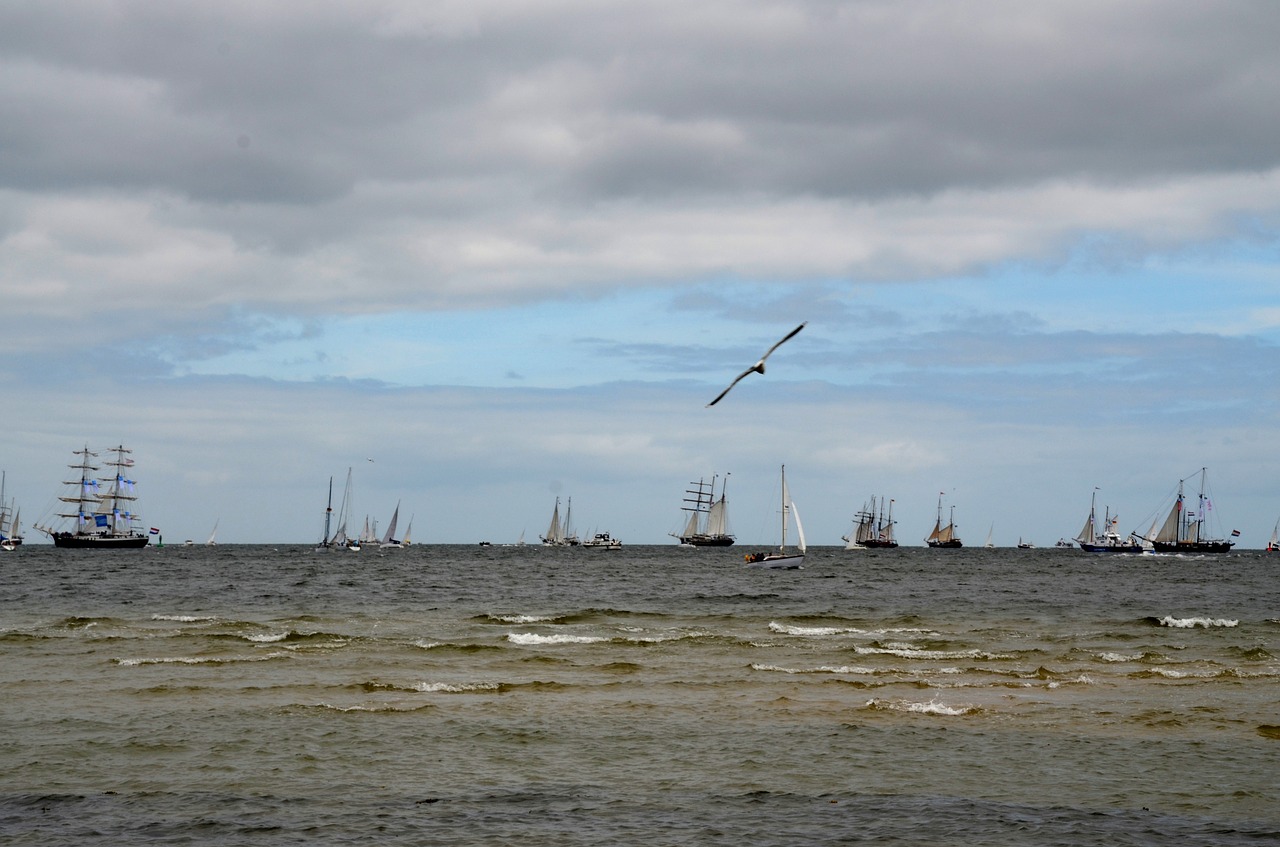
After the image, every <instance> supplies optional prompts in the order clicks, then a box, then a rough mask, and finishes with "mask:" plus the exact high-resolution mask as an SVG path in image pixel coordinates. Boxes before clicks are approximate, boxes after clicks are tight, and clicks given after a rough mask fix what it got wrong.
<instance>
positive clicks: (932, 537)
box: [925, 518, 942, 541]
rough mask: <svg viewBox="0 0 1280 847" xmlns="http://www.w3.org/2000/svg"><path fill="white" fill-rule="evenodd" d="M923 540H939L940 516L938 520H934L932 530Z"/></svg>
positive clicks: (940, 533) (940, 534) (940, 529)
mask: <svg viewBox="0 0 1280 847" xmlns="http://www.w3.org/2000/svg"><path fill="white" fill-rule="evenodd" d="M925 540H926V541H941V540H942V519H941V518H939V519H938V520H936V521H934V524H933V532H931V533H929V537H928V538H926V539H925Z"/></svg>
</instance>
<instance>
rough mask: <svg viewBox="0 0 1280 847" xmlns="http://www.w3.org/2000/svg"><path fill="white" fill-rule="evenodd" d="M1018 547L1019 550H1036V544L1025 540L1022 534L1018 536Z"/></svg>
mask: <svg viewBox="0 0 1280 847" xmlns="http://www.w3.org/2000/svg"><path fill="white" fill-rule="evenodd" d="M1068 546H1070V545H1068ZM1018 549H1019V550H1034V549H1036V545H1034V544H1032V543H1031V542H1030V541H1023V540H1022V536H1021V535H1019V536H1018Z"/></svg>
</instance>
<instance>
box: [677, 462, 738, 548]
mask: <svg viewBox="0 0 1280 847" xmlns="http://www.w3.org/2000/svg"><path fill="white" fill-rule="evenodd" d="M689 485H690V487H689V488H687V489H686V490H685V492H684V493H685V498H684V502H685V505H683V506H681V507H680V508H681V509H682V510H684V511H686V512H688V513H689V519H688V521H686V522H685V526H684V529H683V530H682V531H681V532H679V533H675V532H672V533H669V534H670V535H671V536H673V537H675V538H678V539H680V543H681V544H682V545H685V546H688V547H729V546H731V545H732V544H733V541H734V538H733V536H732V535H731V534H730V533H729V512H728V505H727V503H726V500H725V491H726V489H727V488H728V486H729V474H725V475H724V482H723V483H721V484H720V499H718V500H717V499H716V476H715V475H712V477H711V482H710V483H707V482H706V481H705V480H701V479H700V480H698V481H697V482H691V483H689Z"/></svg>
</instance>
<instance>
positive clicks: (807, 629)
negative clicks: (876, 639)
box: [769, 621, 863, 636]
mask: <svg viewBox="0 0 1280 847" xmlns="http://www.w3.org/2000/svg"><path fill="white" fill-rule="evenodd" d="M769 631H770V632H777V633H781V634H782V635H808V636H820V635H861V634H863V630H861V629H854V628H853V627H840V626H791V625H790V624H784V623H778V622H777V621H771V622H770V623H769Z"/></svg>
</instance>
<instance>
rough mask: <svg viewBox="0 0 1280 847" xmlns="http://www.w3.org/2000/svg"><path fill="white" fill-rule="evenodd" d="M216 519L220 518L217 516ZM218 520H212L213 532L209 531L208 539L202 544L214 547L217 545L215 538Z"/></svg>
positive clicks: (216, 536)
mask: <svg viewBox="0 0 1280 847" xmlns="http://www.w3.org/2000/svg"><path fill="white" fill-rule="evenodd" d="M218 520H221V518H219V519H218ZM218 520H215V521H214V522H213V532H211V533H209V540H208V541H206V542H205V543H204V546H206V547H214V546H217V544H218V542H217V538H218Z"/></svg>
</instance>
